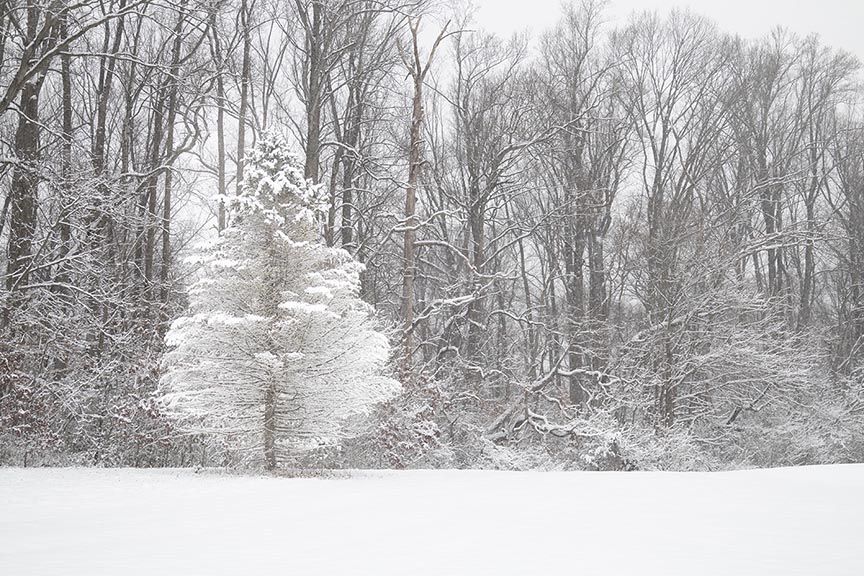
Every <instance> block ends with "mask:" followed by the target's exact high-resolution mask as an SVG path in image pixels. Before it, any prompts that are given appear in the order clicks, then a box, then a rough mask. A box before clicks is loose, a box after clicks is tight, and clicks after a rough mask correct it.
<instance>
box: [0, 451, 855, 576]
mask: <svg viewBox="0 0 864 576" xmlns="http://www.w3.org/2000/svg"><path fill="white" fill-rule="evenodd" d="M556 573H560V574H598V575H599V574H603V575H607V574H632V575H646V574H658V575H661V574H662V575H670V574H686V575H692V576H706V575H710V574H717V575H720V574H722V575H734V576H742V575H758V576H768V575H777V576H781V575H782V576H789V575H791V574H806V575H808V576H814V575H820V576H824V575H834V576H839V575H849V576H860V575H861V574H864V465H850V466H830V467H813V468H797V469H779V470H757V471H746V472H729V473H542V472H536V473H529V472H524V473H507V472H474V471H467V472H466V471H440V472H380V473H369V472H358V473H356V474H354V476H353V477H352V478H350V479H327V480H318V479H290V478H245V477H237V476H223V475H217V474H197V475H196V474H194V473H193V472H191V471H178V470H149V471H148V470H125V469H123V470H99V469H0V574H3V576H25V575H31V574H40V575H49V574H50V575H58V576H59V575H69V576H78V575H81V576H96V575H112V576H119V575H123V576H125V575H131V574H142V575H143V574H146V575H148V576H169V575H202V576H215V575H223V574H224V575H228V574H230V575H234V576H256V575H259V574H261V575H267V576H275V575H283V574H284V575H289V574H290V575H298V576H302V575H317V574H320V575H328V576H341V575H347V574H369V575H376V576H385V575H399V576H419V575H426V574H430V575H431V574H435V575H454V574H465V575H471V576H479V575H490V576H491V575H495V576H501V575H505V574H519V575H522V576H534V575H541V574H542V575H547V574H556Z"/></svg>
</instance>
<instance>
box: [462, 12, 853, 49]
mask: <svg viewBox="0 0 864 576" xmlns="http://www.w3.org/2000/svg"><path fill="white" fill-rule="evenodd" d="M475 4H476V5H477V6H478V11H477V19H478V21H479V24H480V26H482V27H483V28H486V29H488V30H490V31H494V32H497V33H499V34H505V35H509V34H510V33H512V32H515V31H519V30H522V29H524V28H530V29H531V30H532V31H534V32H539V31H540V30H542V29H544V28H546V27H548V26H549V25H551V24H552V23H554V22H555V20H556V18H557V14H558V11H559V7H560V5H561V0H475ZM676 6H677V7H689V8H691V9H692V10H693V11H694V12H697V13H700V14H704V15H705V16H709V17H710V18H712V19H713V20H715V21H716V22H717V23H718V24H719V26H720V28H721V29H723V30H726V31H729V32H733V33H736V34H740V35H742V36H744V37H748V38H752V37H759V36H762V35H763V34H766V33H768V32H769V31H770V30H771V28H773V27H774V26H777V25H782V26H785V27H787V28H789V29H790V30H792V31H794V32H797V33H801V34H809V33H812V32H816V33H818V34H819V35H820V36H821V37H822V38H823V41H824V42H825V43H826V44H829V45H831V46H834V47H837V48H843V49H845V50H848V51H849V52H852V53H853V54H855V55H856V56H857V57H858V58H859V59H860V60H862V61H864V0H611V2H610V4H609V7H608V9H607V14H608V17H609V19H610V20H611V21H613V22H624V21H626V18H627V16H628V15H629V14H630V13H632V12H633V11H634V10H637V11H641V10H659V11H661V12H663V11H667V10H670V9H671V8H673V7H676Z"/></svg>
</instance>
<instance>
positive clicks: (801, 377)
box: [0, 0, 864, 470]
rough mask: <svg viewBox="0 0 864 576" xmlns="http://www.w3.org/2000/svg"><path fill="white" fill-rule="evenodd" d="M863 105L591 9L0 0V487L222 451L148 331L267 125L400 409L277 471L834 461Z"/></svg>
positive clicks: (195, 273)
mask: <svg viewBox="0 0 864 576" xmlns="http://www.w3.org/2000/svg"><path fill="white" fill-rule="evenodd" d="M862 95H864V91H862V87H861V85H860V74H859V63H858V61H857V60H856V59H855V58H854V57H853V56H851V55H849V54H847V53H844V52H842V51H840V50H837V49H834V48H832V47H830V46H826V45H824V44H823V43H822V42H821V41H820V40H819V38H817V37H799V36H796V35H794V34H791V33H789V32H787V31H784V30H781V29H777V30H775V31H773V32H772V33H771V34H769V35H768V36H766V37H764V38H761V39H758V40H743V39H741V38H737V37H734V36H731V35H729V34H727V33H725V32H724V31H722V30H719V29H718V28H717V27H716V26H715V25H714V24H713V23H712V22H711V21H709V20H706V19H705V18H703V17H701V16H699V15H696V14H693V13H690V12H682V11H679V12H672V13H669V14H650V13H641V14H634V15H632V16H631V18H630V19H629V20H627V21H626V22H619V23H610V22H608V20H607V18H606V17H605V15H604V5H603V3H601V2H593V1H592V0H584V1H583V2H581V3H580V2H576V3H573V4H565V5H564V6H562V8H561V12H560V18H559V20H558V23H557V25H556V26H555V27H554V28H553V29H551V30H548V31H546V32H545V33H542V34H538V35H536V36H535V37H526V36H514V37H512V38H500V37H496V36H494V35H492V34H489V33H486V32H484V31H482V30H479V29H478V28H477V27H476V25H475V24H474V23H473V21H472V19H471V11H470V9H469V8H468V7H467V6H462V7H457V8H455V9H454V6H453V4H452V3H444V2H441V3H436V2H434V1H423V0H214V1H200V0H170V1H166V0H101V1H95V0H82V1H81V2H71V1H69V0H0V245H2V247H3V250H2V255H0V274H2V286H0V463H6V464H17V465H45V464H70V463H77V464H86V465H105V466H115V465H118V466H119V465H124V466H221V465H224V464H232V463H236V462H238V461H242V459H241V460H238V458H237V450H238V448H237V447H236V446H235V445H234V444H232V443H231V442H230V440H229V439H226V436H225V434H220V433H217V432H216V431H215V430H214V429H203V428H201V429H198V430H197V431H196V430H194V429H190V428H188V427H184V426H180V425H179V424H178V421H177V419H176V418H174V417H172V415H171V414H170V409H169V407H168V406H167V405H166V403H165V401H164V395H165V389H164V387H165V385H166V381H165V378H164V372H165V370H166V369H167V368H166V366H168V364H170V362H171V361H172V360H171V354H172V352H171V346H170V339H169V346H167V347H166V344H165V342H166V339H165V336H166V333H169V329H171V327H172V323H174V325H175V328H176V324H177V322H175V319H177V318H179V317H181V316H183V315H184V314H185V313H186V312H187V310H188V309H189V308H190V306H192V307H193V308H194V307H195V306H199V307H200V306H201V305H203V304H202V298H201V293H200V292H196V291H194V290H192V291H190V287H192V286H195V285H196V282H199V281H200V280H199V279H200V277H201V274H202V270H201V260H200V259H196V258H195V257H194V255H195V254H196V253H198V252H199V251H200V250H201V248H200V247H199V245H200V244H201V243H202V242H212V241H213V239H214V238H216V239H218V238H222V237H224V236H225V235H226V234H227V233H226V231H228V230H231V229H232V226H234V225H235V224H238V222H241V221H242V219H238V213H237V212H236V210H234V209H232V206H234V205H235V204H236V199H237V198H238V197H242V195H243V191H244V185H248V182H249V174H248V173H249V171H250V169H251V168H252V167H253V166H255V167H257V169H260V168H261V164H260V163H259V164H254V163H253V162H251V161H250V158H251V157H252V156H254V154H253V151H254V150H256V148H255V147H256V146H257V145H258V144H259V143H260V142H262V141H263V140H265V138H264V136H265V134H278V135H279V136H281V137H282V138H284V139H285V140H286V141H287V142H288V143H289V146H290V147H291V148H292V149H293V150H294V151H295V153H296V155H297V159H298V166H299V167H298V170H300V171H302V177H303V178H302V179H305V181H306V182H307V183H309V184H314V185H315V190H316V191H317V192H316V193H320V194H321V195H322V198H321V200H322V202H321V203H320V205H321V206H322V207H323V209H321V210H317V211H316V215H315V217H314V219H313V221H312V223H311V224H310V226H311V228H310V230H309V231H308V234H307V236H308V238H306V239H307V240H308V241H309V242H311V243H312V244H315V245H316V246H318V247H319V248H321V249H324V248H329V249H334V251H333V252H332V254H337V253H338V254H340V255H341V256H339V258H343V259H344V257H345V252H347V253H348V254H350V255H351V256H352V257H353V259H354V260H356V261H357V262H360V263H362V264H363V270H362V272H359V269H360V267H356V268H357V271H358V273H359V277H358V279H357V286H356V287H355V288H352V290H354V291H355V292H356V295H359V297H361V298H362V299H363V301H365V303H366V304H368V305H369V306H370V307H374V310H375V322H376V330H377V332H374V333H375V334H377V333H384V334H386V336H387V338H388V340H389V346H390V354H389V358H386V359H384V358H379V359H375V360H374V362H373V363H374V364H375V365H376V366H378V365H379V364H383V360H387V362H386V370H387V371H388V373H389V375H390V377H392V378H394V379H397V380H399V381H400V382H401V387H402V392H401V393H400V394H399V395H398V396H395V397H394V398H392V399H390V400H389V401H387V402H380V403H379V404H378V407H377V408H375V409H373V410H371V411H367V412H366V413H365V415H363V416H362V417H356V415H354V416H351V418H350V420H351V422H350V423H349V425H348V426H347V427H346V428H345V430H344V431H343V432H340V433H339V434H333V435H332V438H330V441H327V442H324V441H321V442H319V443H318V444H317V445H311V446H310V445H309V444H310V443H309V442H307V443H306V445H304V446H303V447H302V449H301V447H296V448H295V449H292V450H290V451H289V452H288V453H287V454H283V455H281V456H280V457H279V464H280V465H285V466H310V467H396V468H402V467H488V468H508V469H509V468H531V467H542V468H578V469H582V468H584V469H700V470H701V469H709V470H714V469H721V468H732V467H746V466H769V465H792V464H808V463H826V462H850V461H858V462H860V461H864V123H862V110H861V102H860V99H861V97H862ZM297 186H298V187H299V188H298V189H300V188H303V186H304V185H303V183H302V182H298V183H297ZM246 222H247V223H248V219H247V220H246ZM244 225H245V224H244ZM234 229H236V226H234ZM227 235H228V236H230V234H227ZM262 238H264V239H263V240H261V241H260V242H258V244H257V245H258V246H259V247H260V246H267V245H268V242H269V240H268V239H267V238H268V237H262ZM247 244H249V243H248V242H247ZM337 248H338V249H340V250H338V251H335V249H337ZM237 249H241V248H237ZM250 249H251V248H250ZM310 249H311V248H310ZM343 251H344V252H343ZM276 256H278V255H277V254H274V257H276ZM298 258H299V257H298ZM334 258H335V256H334ZM352 261H353V260H352ZM345 266H348V264H345ZM268 270H269V268H268ZM352 270H353V268H352ZM352 286H353V284H352ZM234 289H235V290H238V291H241V292H242V291H243V290H244V286H243V285H242V283H235V285H234ZM321 290H324V289H323V288H322V289H321ZM235 296H236V295H235ZM352 297H353V296H352ZM236 298H241V299H242V294H241V295H239V296H236V297H235V299H236ZM346 298H347V296H346ZM346 301H347V300H346ZM204 304H206V299H205V302H204ZM351 306H352V307H353V308H352V309H355V310H359V308H357V305H355V304H351ZM283 308H284V307H283ZM316 310H317V308H316ZM328 318H329V316H328ZM330 321H331V323H332V319H331V320H330ZM172 331H173V330H172ZM322 333H323V332H322ZM327 333H328V334H329V333H330V332H327ZM370 334H373V332H370ZM323 337H324V336H322V338H323ZM322 341H323V340H322ZM340 341H341V340H340V339H337V340H336V341H335V343H333V344H332V346H335V347H338V346H340V345H342V344H340ZM216 345H217V344H214V346H216ZM218 345H219V346H227V347H230V346H229V345H228V344H225V343H224V342H222V343H219V344H218ZM322 347H323V346H322ZM380 349H381V348H380V347H379V348H378V350H379V351H380ZM201 350H203V352H201V353H207V351H208V350H212V348H208V346H207V345H206V342H204V344H202V348H201ZM166 352H168V356H167V357H166V358H163V355H165V354H166ZM259 356H260V355H259ZM355 356H356V355H355ZM344 357H345V361H346V362H351V361H356V360H357V358H356V357H355V358H353V360H352V354H351V353H350V352H349V353H348V354H346V355H345V356H344ZM256 358H258V357H257V356H256ZM259 359H260V358H259ZM379 360H381V361H380V362H379ZM370 362H372V361H371V360H370ZM328 385H329V384H328V382H327V380H326V379H324V380H323V381H322V384H321V386H322V387H327V386H328ZM328 390H330V391H331V392H332V391H333V390H342V389H341V388H328ZM385 396H386V395H385ZM387 397H389V396H387ZM346 398H347V392H346ZM385 399H386V398H385V397H384V396H381V397H380V398H379V400H385ZM327 402H329V403H330V405H332V406H333V411H322V412H321V414H320V415H319V416H318V417H319V418H324V419H326V418H329V417H330V416H328V415H329V414H333V413H335V412H339V410H338V406H339V405H340V402H339V399H338V398H336V397H333V395H332V394H331V396H330V397H328V399H327ZM346 402H347V400H346ZM346 417H347V416H346ZM313 440H314V439H313ZM312 444H314V442H312ZM274 458H275V456H274ZM268 462H270V461H269V460H268ZM273 462H275V460H273Z"/></svg>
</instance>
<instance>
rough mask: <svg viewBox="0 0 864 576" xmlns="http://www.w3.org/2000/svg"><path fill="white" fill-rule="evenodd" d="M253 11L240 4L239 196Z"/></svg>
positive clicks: (244, 145) (244, 147)
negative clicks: (241, 43) (241, 39)
mask: <svg viewBox="0 0 864 576" xmlns="http://www.w3.org/2000/svg"><path fill="white" fill-rule="evenodd" d="M250 17H251V11H250V8H249V2H248V0H242V2H241V4H240V27H241V31H240V34H241V35H242V38H243V64H242V67H241V70H240V109H239V112H238V114H237V183H236V184H237V194H240V192H241V191H242V189H243V164H244V162H245V157H246V115H247V111H248V109H249V84H250V82H251V78H250V75H251V67H252V60H251V59H252V54H251V52H252V31H251V24H250V22H249V20H250Z"/></svg>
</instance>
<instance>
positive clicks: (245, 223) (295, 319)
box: [161, 134, 399, 468]
mask: <svg viewBox="0 0 864 576" xmlns="http://www.w3.org/2000/svg"><path fill="white" fill-rule="evenodd" d="M224 200H225V201H226V203H227V205H228V207H229V214H230V222H231V224H230V225H229V227H228V228H226V229H225V230H224V231H223V232H222V233H221V234H220V236H219V238H218V239H217V240H216V241H214V242H212V243H210V244H209V245H207V246H204V247H202V252H201V254H200V255H199V256H196V260H197V261H198V263H200V264H201V265H202V273H201V277H200V279H199V280H198V281H197V282H195V283H194V284H193V285H192V286H191V287H190V288H189V300H190V310H189V314H188V315H187V316H183V317H181V318H179V319H177V320H176V321H175V322H174V323H173V324H172V326H171V329H170V331H169V332H168V334H167V336H166V344H167V346H168V348H169V350H168V352H167V353H166V354H165V357H164V360H163V370H164V374H163V377H162V379H161V386H162V391H163V396H162V399H163V402H164V405H165V406H166V409H167V410H168V411H169V413H171V414H173V415H175V416H176V417H178V419H179V421H180V422H181V425H182V426H184V427H185V428H186V429H188V430H190V431H204V432H211V433H218V434H222V435H225V436H226V437H227V438H228V439H229V441H230V445H232V446H234V447H236V448H238V449H240V450H243V451H244V452H245V454H247V455H248V458H247V460H248V461H250V462H253V463H254V462H260V459H261V458H262V457H263V462H264V464H265V465H266V466H267V467H268V468H272V467H274V466H276V465H277V464H278V463H279V462H280V461H284V460H285V458H286V456H287V455H288V454H289V453H290V451H291V450H297V449H303V448H307V447H311V446H316V445H321V444H326V443H332V442H334V441H336V440H337V439H338V438H339V437H340V435H341V433H342V430H343V424H344V422H345V420H346V418H348V417H350V416H352V415H357V414H363V413H366V412H367V411H368V410H369V409H370V408H371V407H372V406H373V405H374V404H376V403H379V402H382V401H386V400H388V399H390V398H391V397H393V396H394V395H395V394H396V393H397V392H398V390H399V383H398V382H396V381H395V380H393V379H391V378H388V377H385V376H383V375H382V370H383V369H384V365H385V363H386V361H387V357H388V353H389V347H388V342H387V338H386V337H385V336H384V335H383V334H381V333H380V332H377V331H376V330H375V328H374V326H373V319H372V315H371V312H372V309H371V307H370V306H369V305H367V304H366V303H364V302H363V301H362V300H361V299H360V298H359V297H358V291H359V274H360V272H361V270H362V264H360V263H358V262H357V261H355V260H354V259H353V258H352V257H351V256H350V254H348V253H347V252H346V251H344V250H342V249H337V248H329V247H327V246H324V245H323V244H321V243H320V242H318V241H316V231H315V230H316V226H315V214H316V213H317V212H318V211H320V210H321V209H322V207H323V203H322V201H321V199H320V188H319V187H318V186H315V185H313V184H312V183H311V182H309V181H307V180H305V179H304V177H303V170H302V164H301V163H300V161H299V160H298V158H297V157H296V156H294V155H293V154H292V153H291V152H290V151H289V149H288V146H287V145H286V143H285V141H284V140H283V139H281V138H280V137H278V136H276V135H274V134H268V135H266V136H265V137H264V138H263V140H262V141H261V143H260V144H259V145H258V147H257V148H256V149H255V150H254V151H253V152H252V153H251V154H250V156H249V157H248V165H247V175H246V179H245V182H244V186H243V192H242V193H241V194H240V195H239V196H236V197H230V198H225V199H224Z"/></svg>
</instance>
